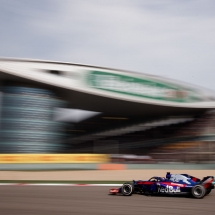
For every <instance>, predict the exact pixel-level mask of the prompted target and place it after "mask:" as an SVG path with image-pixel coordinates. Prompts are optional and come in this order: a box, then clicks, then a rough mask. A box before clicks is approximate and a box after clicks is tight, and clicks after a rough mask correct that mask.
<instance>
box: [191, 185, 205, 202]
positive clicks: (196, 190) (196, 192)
mask: <svg viewBox="0 0 215 215" xmlns="http://www.w3.org/2000/svg"><path fill="white" fill-rule="evenodd" d="M192 195H193V197H195V198H197V199H201V198H203V197H204V196H205V195H206V189H205V188H204V187H203V186H202V185H196V186H194V187H193V188H192Z"/></svg>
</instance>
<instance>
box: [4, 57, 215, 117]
mask: <svg viewBox="0 0 215 215" xmlns="http://www.w3.org/2000/svg"><path fill="white" fill-rule="evenodd" d="M0 79H1V81H4V80H15V81H18V82H25V83H29V84H35V85H38V86H41V87H45V88H46V87H47V88H52V89H53V90H55V91H57V92H58V93H59V94H60V95H61V96H62V98H64V99H66V100H68V101H69V102H70V107H72V108H78V109H85V110H91V111H98V112H105V113H109V114H113V115H115V116H116V115H120V116H122V115H131V116H145V117H147V116H164V115H165V116H167V115H178V114H190V113H194V114H195V113H200V112H204V111H206V110H209V109H214V108H215V98H214V95H212V94H211V92H210V91H206V90H203V89H201V88H198V87H194V86H192V85H190V84H184V83H181V82H178V81H173V80H169V79H166V78H162V77H158V76H151V75H147V74H140V73H133V72H128V71H121V70H114V69H108V68H102V67H94V66H85V65H78V64H71V63H62V62H49V61H41V60H24V59H3V58H2V59H0Z"/></svg>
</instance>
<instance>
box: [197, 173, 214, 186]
mask: <svg viewBox="0 0 215 215" xmlns="http://www.w3.org/2000/svg"><path fill="white" fill-rule="evenodd" d="M213 182H214V177H213V176H206V177H204V178H203V179H202V180H201V182H200V183H201V184H202V185H203V186H204V187H205V188H210V189H214V185H213Z"/></svg>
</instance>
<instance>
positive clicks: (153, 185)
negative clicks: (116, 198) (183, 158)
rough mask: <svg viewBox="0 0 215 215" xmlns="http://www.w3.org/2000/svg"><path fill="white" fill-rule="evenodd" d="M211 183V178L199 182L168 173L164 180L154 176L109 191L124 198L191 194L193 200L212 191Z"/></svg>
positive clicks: (185, 176)
mask: <svg viewBox="0 0 215 215" xmlns="http://www.w3.org/2000/svg"><path fill="white" fill-rule="evenodd" d="M213 181H214V177H213V176H207V177H204V178H203V179H202V180H200V179H199V178H196V177H193V176H190V175H188V174H170V173H169V172H168V173H167V174H166V177H165V178H164V177H158V176H154V177H152V178H150V179H149V180H148V181H142V180H138V181H135V180H133V182H132V183H130V182H126V183H124V184H123V185H122V186H121V187H120V188H118V189H110V193H111V194H117V193H122V194H123V195H125V196H131V195H132V194H134V193H140V194H145V195H149V194H150V195H153V194H163V195H164V194H165V195H174V194H192V196H194V197H195V198H203V197H204V196H205V195H208V194H209V193H210V192H211V190H212V189H214V185H213V184H212V183H213Z"/></svg>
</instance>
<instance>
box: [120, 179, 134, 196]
mask: <svg viewBox="0 0 215 215" xmlns="http://www.w3.org/2000/svg"><path fill="white" fill-rule="evenodd" d="M133 190H134V186H133V184H132V183H130V182H126V183H124V184H123V185H122V194H123V195H124V196H131V195H132V193H133Z"/></svg>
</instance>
